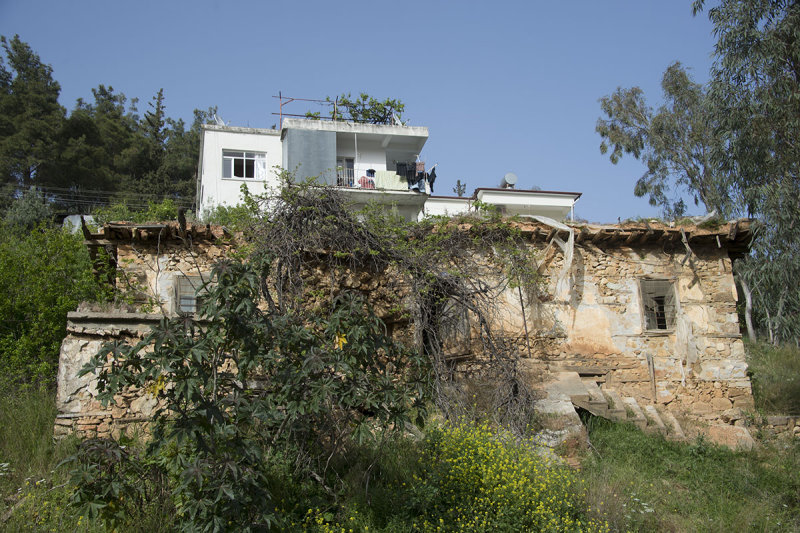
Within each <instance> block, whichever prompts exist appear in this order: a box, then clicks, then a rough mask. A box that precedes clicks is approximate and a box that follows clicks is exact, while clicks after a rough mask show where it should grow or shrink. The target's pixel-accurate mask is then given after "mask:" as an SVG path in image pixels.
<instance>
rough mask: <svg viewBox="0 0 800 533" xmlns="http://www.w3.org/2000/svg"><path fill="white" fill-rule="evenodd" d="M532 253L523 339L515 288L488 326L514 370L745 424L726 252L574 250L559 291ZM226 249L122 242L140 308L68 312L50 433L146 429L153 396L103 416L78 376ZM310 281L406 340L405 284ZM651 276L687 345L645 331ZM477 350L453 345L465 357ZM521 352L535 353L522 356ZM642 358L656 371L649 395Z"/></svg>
mask: <svg viewBox="0 0 800 533" xmlns="http://www.w3.org/2000/svg"><path fill="white" fill-rule="evenodd" d="M533 246H535V247H536V248H538V251H539V254H538V257H539V261H540V262H542V264H541V265H540V266H541V267H542V274H543V283H542V285H541V286H540V287H539V288H537V289H536V290H532V291H526V294H523V295H522V301H523V302H525V305H524V307H525V309H524V311H525V312H524V316H525V318H526V320H527V338H526V334H525V327H524V326H525V324H524V323H523V319H522V317H523V313H522V312H521V311H522V305H521V303H520V302H521V299H520V290H519V289H517V288H512V287H508V288H506V289H505V291H504V292H503V293H502V294H501V295H500V298H499V299H498V302H497V308H498V310H499V315H498V317H497V319H496V320H495V321H494V324H493V327H494V328H497V329H498V330H504V331H503V333H504V334H506V335H507V336H508V337H509V338H514V339H516V342H517V343H518V348H519V353H520V354H522V355H523V357H524V358H523V360H522V361H521V369H522V370H523V372H524V373H526V374H527V375H529V376H531V379H541V376H542V375H543V373H546V372H548V371H551V370H559V369H571V370H575V369H579V370H580V369H582V371H583V373H586V374H590V375H594V376H596V377H597V379H598V381H601V382H602V383H603V384H604V386H607V387H613V388H615V389H617V390H618V391H619V392H620V393H621V394H623V395H625V396H633V397H635V398H637V399H640V400H643V401H645V402H658V403H660V404H662V405H664V406H666V407H667V408H668V409H669V410H671V411H673V412H676V413H680V414H685V415H688V416H690V417H695V418H697V419H703V420H708V421H718V420H720V419H722V420H724V421H725V422H731V423H733V422H735V421H736V420H737V419H739V418H741V410H743V409H748V408H752V407H753V399H752V393H751V389H750V381H749V379H748V377H747V373H746V371H747V365H746V363H745V356H744V347H743V344H742V340H741V336H740V334H739V325H738V316H737V313H736V290H735V284H734V282H733V276H732V272H731V260H730V258H729V257H728V253H727V251H726V250H725V249H722V248H716V247H706V248H698V249H694V250H693V253H691V254H690V255H688V256H687V254H686V251H685V250H684V249H683V248H682V247H681V248H676V249H670V248H667V247H664V246H660V245H656V244H648V245H642V246H637V247H635V248H632V247H626V246H611V245H609V246H598V245H593V244H589V243H583V244H577V245H575V248H574V256H573V258H572V261H571V264H570V265H569V268H568V270H566V274H567V279H566V283H564V282H563V280H562V283H559V274H560V273H561V272H562V271H563V268H564V254H563V253H562V252H559V251H556V252H555V253H550V254H548V253H547V252H545V250H544V248H545V244H543V243H541V242H539V243H535V244H534V245H533ZM230 252H231V245H230V244H226V243H222V242H220V241H204V242H201V243H195V244H193V245H191V246H187V244H186V243H185V242H180V241H176V240H171V241H167V242H158V241H152V240H151V241H145V242H138V241H135V242H134V241H132V242H130V243H121V242H120V243H118V244H117V261H118V265H119V271H118V272H119V275H118V284H120V285H126V284H127V285H129V286H131V287H133V290H134V292H135V293H136V294H137V303H138V304H139V307H138V308H137V309H136V311H137V312H134V313H122V312H114V313H92V312H88V313H87V312H77V313H73V314H71V315H70V320H69V323H68V336H67V338H66V339H65V340H64V342H63V344H62V349H61V361H60V368H59V390H58V408H59V415H58V419H57V421H56V434H59V435H60V434H66V433H70V432H73V431H77V432H79V433H81V434H84V435H100V436H105V435H111V434H114V433H118V432H119V430H120V428H122V427H125V425H127V424H130V423H134V422H135V423H144V422H146V419H147V417H148V416H149V415H150V414H151V413H152V410H153V408H154V407H155V405H156V400H155V398H152V397H151V396H150V395H149V393H147V392H145V391H126V392H125V393H124V394H121V395H119V398H117V400H118V402H117V405H116V406H115V407H114V408H110V409H103V408H102V406H101V405H100V404H99V402H97V400H96V388H95V383H94V380H93V377H92V376H91V375H88V376H85V377H83V378H78V377H77V374H78V371H79V369H80V368H81V367H82V366H83V365H84V364H85V363H86V362H88V361H89V359H90V358H91V357H92V356H94V354H96V353H97V351H98V350H99V348H100V346H101V345H102V344H103V343H104V342H106V341H109V340H115V339H121V340H129V341H133V342H135V341H136V340H138V339H139V338H141V337H142V336H143V335H145V334H146V332H147V331H148V329H149V327H150V326H151V325H152V324H153V323H155V321H157V320H158V318H159V317H160V313H161V312H165V313H169V314H171V313H174V312H175V305H174V300H175V297H174V287H175V282H176V281H175V280H176V279H177V278H178V277H179V276H181V275H187V274H188V275H202V276H204V277H206V276H208V274H209V273H210V271H211V268H212V266H213V264H214V263H215V262H217V261H218V260H220V259H221V258H223V257H225V256H226V255H227V254H228V253H230ZM305 276H306V277H307V279H308V281H309V282H310V283H311V284H314V283H316V284H318V285H319V289H318V290H317V292H319V295H318V296H319V298H320V299H321V300H325V299H327V297H328V296H329V295H330V294H334V293H336V292H338V291H339V290H341V288H342V287H347V288H351V289H355V290H358V291H361V292H363V293H365V294H369V296H370V299H371V300H372V301H373V305H374V306H375V309H376V312H377V313H378V315H379V316H381V318H383V319H384V320H385V321H387V323H388V325H389V328H390V331H392V332H393V334H394V336H395V337H396V338H398V339H403V340H408V341H411V340H413V338H414V334H413V332H412V331H410V328H408V315H409V313H408V310H407V309H405V308H406V307H407V301H406V296H407V290H406V289H407V287H405V286H404V281H403V280H402V279H401V277H400V276H392V275H386V273H384V275H383V276H380V275H377V276H376V275H375V274H374V273H367V272H345V273H344V276H343V277H342V278H339V279H338V280H336V282H335V286H332V285H331V278H330V276H328V275H327V274H326V273H325V272H324V271H323V270H315V271H313V272H307V273H306V274H305ZM648 276H649V277H655V278H662V279H672V280H674V284H675V289H676V293H677V296H678V300H679V314H680V315H681V316H684V317H685V319H684V320H685V324H686V325H687V330H688V333H689V335H687V336H686V338H685V339H683V340H682V339H681V338H680V336H679V335H678V334H677V332H676V331H675V330H670V331H659V332H648V331H645V328H644V322H643V315H642V309H641V295H640V291H639V280H640V279H641V278H644V277H648ZM557 286H558V287H557ZM323 293H324V294H323ZM309 304H310V305H313V304H314V300H313V298H311V299H310V300H309ZM141 311H156V313H153V314H143V313H141ZM478 345H479V344H478V343H476V344H474V345H473V346H450V347H449V348H450V349H451V350H450V351H453V350H454V351H453V354H454V355H457V356H459V357H460V358H461V359H462V360H463V359H464V357H465V355H468V354H469V353H470V352H474V349H475V348H476V347H477V346H478ZM528 346H530V348H531V350H530V357H526V356H527V353H528ZM456 352H457V353H456ZM472 355H480V354H477V353H473V354H472ZM648 357H650V358H652V361H653V365H654V369H655V375H654V376H653V377H654V378H655V379H654V381H655V388H656V395H655V398H654V397H653V379H652V378H651V375H650V373H649V371H648ZM534 385H535V384H534ZM737 412H738V413H739V414H737Z"/></svg>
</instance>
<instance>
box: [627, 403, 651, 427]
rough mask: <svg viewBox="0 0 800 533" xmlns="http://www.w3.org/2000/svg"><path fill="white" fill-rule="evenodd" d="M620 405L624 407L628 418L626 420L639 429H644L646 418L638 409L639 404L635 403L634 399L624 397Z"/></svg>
mask: <svg viewBox="0 0 800 533" xmlns="http://www.w3.org/2000/svg"><path fill="white" fill-rule="evenodd" d="M622 403H623V404H624V405H625V411H626V414H627V416H628V420H630V421H631V422H633V423H634V424H636V426H637V427H638V428H639V429H644V428H646V427H647V418H646V417H645V416H644V411H642V408H641V407H639V404H638V403H637V402H636V398H632V397H630V396H626V397H625V398H623V399H622Z"/></svg>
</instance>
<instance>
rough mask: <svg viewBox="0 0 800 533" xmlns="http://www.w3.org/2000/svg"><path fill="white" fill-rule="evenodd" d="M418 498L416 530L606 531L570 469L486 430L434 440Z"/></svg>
mask: <svg viewBox="0 0 800 533" xmlns="http://www.w3.org/2000/svg"><path fill="white" fill-rule="evenodd" d="M422 461H423V464H424V465H425V469H424V471H423V475H422V478H421V479H420V480H419V485H418V486H415V488H414V489H412V490H414V491H415V492H416V493H417V494H418V496H419V499H418V501H417V505H418V506H419V508H420V511H422V517H421V519H420V523H417V524H416V525H417V527H419V528H420V529H422V530H431V531H438V530H444V531H514V532H516V531H604V530H606V529H607V527H606V526H605V524H603V523H601V522H598V521H594V520H590V519H588V518H587V517H586V515H585V506H584V502H583V499H582V495H583V487H582V482H581V480H580V479H579V478H578V477H577V476H576V474H575V473H574V472H573V471H571V470H569V469H568V468H566V467H564V466H561V465H558V464H555V463H554V462H551V461H549V460H547V459H545V458H544V456H542V455H540V454H539V453H538V452H537V448H536V446H535V444H534V442H533V441H519V440H515V439H513V438H511V437H510V436H508V435H505V434H503V433H496V432H494V431H492V430H491V429H490V428H489V427H488V426H487V425H479V426H474V425H468V424H463V425H454V426H444V427H442V428H437V429H433V430H432V431H430V432H429V435H428V438H427V445H426V448H425V452H424V454H423V456H422Z"/></svg>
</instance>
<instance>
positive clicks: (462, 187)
mask: <svg viewBox="0 0 800 533" xmlns="http://www.w3.org/2000/svg"><path fill="white" fill-rule="evenodd" d="M466 191H467V184H466V183H461V180H456V186H455V187H453V192H454V193H456V195H458V197H459V198H461V197H462V196H464V193H465V192H466Z"/></svg>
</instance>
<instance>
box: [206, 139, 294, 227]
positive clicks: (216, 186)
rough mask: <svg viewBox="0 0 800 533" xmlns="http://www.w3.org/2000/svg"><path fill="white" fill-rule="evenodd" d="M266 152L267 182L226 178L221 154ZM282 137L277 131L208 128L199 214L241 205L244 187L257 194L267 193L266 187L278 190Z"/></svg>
mask: <svg viewBox="0 0 800 533" xmlns="http://www.w3.org/2000/svg"><path fill="white" fill-rule="evenodd" d="M223 150H237V151H243V152H263V153H266V154H267V168H268V169H269V172H268V177H267V179H266V180H261V179H244V178H223V177H222V151H223ZM282 158H283V152H282V150H281V134H280V131H277V130H262V129H255V128H231V127H221V126H206V127H205V128H204V129H203V141H202V153H201V156H200V189H199V191H198V193H199V194H198V212H199V213H200V215H201V216H202V214H203V213H205V212H207V211H208V210H209V209H211V208H213V207H215V206H218V205H229V206H232V205H236V204H238V203H239V202H240V201H241V193H240V190H239V189H240V187H241V185H242V184H243V183H244V184H246V185H247V188H248V190H249V191H250V192H251V193H254V194H261V193H263V192H264V189H265V186H266V187H269V188H275V187H277V186H278V175H277V172H276V170H275V168H274V167H275V166H282V163H283V161H282Z"/></svg>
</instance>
